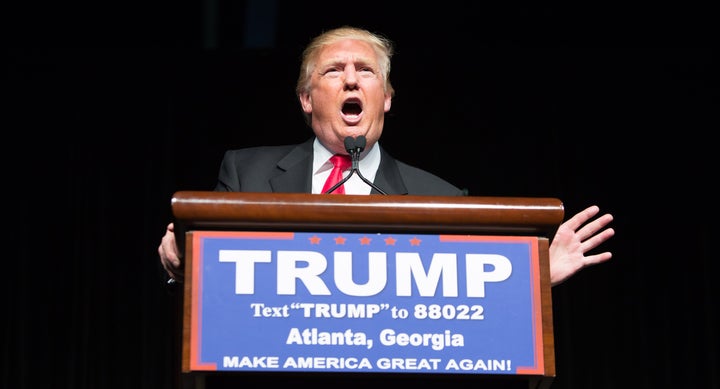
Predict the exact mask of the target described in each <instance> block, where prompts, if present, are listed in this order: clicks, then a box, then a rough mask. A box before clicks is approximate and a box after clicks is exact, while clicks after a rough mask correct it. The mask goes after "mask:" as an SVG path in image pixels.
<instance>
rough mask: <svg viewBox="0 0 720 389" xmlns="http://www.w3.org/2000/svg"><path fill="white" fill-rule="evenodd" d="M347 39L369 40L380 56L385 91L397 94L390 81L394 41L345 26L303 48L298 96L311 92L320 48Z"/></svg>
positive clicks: (331, 31) (325, 33)
mask: <svg viewBox="0 0 720 389" xmlns="http://www.w3.org/2000/svg"><path fill="white" fill-rule="evenodd" d="M346 39H355V40H359V41H363V42H367V43H369V44H370V45H371V46H372V47H373V49H374V50H375V54H376V55H377V58H378V65H379V66H380V72H381V74H382V77H383V80H384V81H385V92H387V93H390V96H393V95H394V94H395V89H393V87H392V84H391V83H390V58H392V55H393V43H392V42H391V41H390V40H389V39H388V38H386V37H384V36H382V35H380V34H376V33H372V32H370V31H368V30H365V29H362V28H357V27H349V26H344V27H338V28H335V29H332V30H329V31H326V32H324V33H322V34H320V35H318V36H317V37H315V38H313V40H311V41H310V43H309V44H308V45H307V46H306V47H305V50H303V53H302V63H301V65H300V75H299V76H298V80H297V85H296V86H295V93H297V95H298V96H299V95H300V94H301V93H308V92H310V79H311V78H312V72H313V70H314V69H315V65H316V61H317V57H318V53H319V52H320V49H322V48H323V47H325V46H328V45H331V44H334V43H337V42H339V41H343V40H346ZM305 116H306V120H308V121H309V115H305Z"/></svg>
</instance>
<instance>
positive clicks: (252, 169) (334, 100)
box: [158, 27, 614, 285]
mask: <svg viewBox="0 0 720 389" xmlns="http://www.w3.org/2000/svg"><path fill="white" fill-rule="evenodd" d="M392 54H393V49H392V44H391V42H390V41H389V40H387V39H386V38H385V37H382V36H380V35H377V34H373V33H371V32H369V31H367V30H363V29H358V28H353V27H341V28H337V29H334V30H330V31H327V32H325V33H323V34H321V35H319V36H318V37H316V38H315V39H313V40H312V41H311V42H310V44H309V45H308V46H307V47H306V49H305V51H304V52H303V61H302V64H301V67H300V75H299V77H298V82H297V86H296V92H297V96H298V99H299V101H300V106H301V107H302V110H303V113H304V115H305V120H306V123H307V124H308V125H309V126H310V127H311V128H312V130H313V132H314V134H315V136H314V137H312V138H311V139H309V140H308V141H306V142H304V143H302V144H299V145H291V146H264V147H252V148H246V149H240V150H230V151H227V152H226V154H225V156H224V158H223V161H222V163H221V166H220V171H219V174H218V181H217V185H216V187H215V190H217V191H244V192H302V193H315V194H321V193H325V192H327V190H323V186H324V184H325V182H326V180H327V178H328V177H329V176H330V174H331V171H332V169H333V165H332V163H331V162H330V158H331V157H332V156H333V155H346V156H347V155H348V151H347V149H346V145H345V139H346V138H348V137H350V138H351V139H358V138H360V137H364V138H365V139H366V146H365V147H364V149H363V151H362V152H361V154H360V159H359V171H361V172H362V174H363V177H364V178H366V179H367V180H369V181H370V182H372V183H373V185H374V186H373V187H371V186H370V185H368V184H366V183H365V182H363V180H362V179H361V178H360V177H358V175H356V174H355V175H352V176H351V177H350V179H349V180H347V181H346V182H345V183H344V184H343V189H344V191H345V193H347V194H377V193H381V192H379V191H378V190H377V189H378V188H379V189H380V190H381V191H382V192H385V193H387V194H410V195H441V196H454V195H457V196H459V195H463V191H462V190H461V189H459V188H457V187H456V186H454V185H452V184H450V183H449V182H447V181H445V180H443V179H441V178H440V177H437V176H435V175H433V174H431V173H429V172H426V171H423V170H421V169H418V168H415V167H412V166H410V165H407V164H405V163H403V162H400V161H398V160H396V159H394V158H393V157H392V156H391V155H390V154H389V153H388V152H387V151H385V150H384V149H383V148H382V147H381V146H380V144H379V143H378V140H379V139H380V135H381V134H382V130H383V124H384V118H385V113H386V112H388V111H389V110H390V107H391V103H392V98H393V95H394V89H393V87H392V85H391V83H390V78H389V76H390V58H391V57H392ZM598 212H599V208H598V207H597V206H594V205H593V206H590V207H588V208H586V209H585V210H583V211H581V212H580V213H578V214H576V215H574V216H573V217H571V218H570V219H568V220H567V221H565V222H564V223H563V224H562V225H560V227H559V228H558V230H557V232H556V234H555V236H554V237H553V239H552V241H551V245H550V280H551V283H552V284H553V285H557V284H559V283H561V282H563V281H565V280H566V279H567V278H569V277H570V276H572V275H573V274H575V273H576V272H577V271H579V270H580V269H582V268H583V267H586V266H589V265H594V264H597V263H601V262H604V261H607V260H609V259H610V258H611V257H612V254H611V253H610V252H603V253H599V254H592V255H586V253H587V252H588V251H590V250H592V249H594V248H596V247H597V246H598V245H600V244H601V243H603V242H605V241H606V240H607V239H609V238H610V237H612V236H613V235H614V230H613V229H612V228H606V226H607V225H608V224H609V223H610V222H611V221H612V219H613V217H612V215H610V214H604V215H602V216H600V217H598V218H596V219H594V220H591V219H592V218H593V217H595V216H596V215H597V214H598ZM158 253H159V255H160V262H161V264H162V266H163V268H164V269H165V270H166V272H167V274H168V275H169V276H170V277H171V278H170V280H171V281H172V280H175V279H180V278H181V277H182V274H181V271H180V269H181V257H180V254H179V250H178V247H177V244H176V241H175V236H174V226H173V223H170V224H169V225H168V227H167V230H166V233H165V235H164V236H163V238H162V241H161V243H160V246H159V247H158Z"/></svg>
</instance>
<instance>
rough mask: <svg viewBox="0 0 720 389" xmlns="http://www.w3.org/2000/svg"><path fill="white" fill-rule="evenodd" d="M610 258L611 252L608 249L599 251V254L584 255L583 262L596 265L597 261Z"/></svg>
mask: <svg viewBox="0 0 720 389" xmlns="http://www.w3.org/2000/svg"><path fill="white" fill-rule="evenodd" d="M610 258H612V253H611V252H609V251H606V252H604V253H600V254H593V255H588V256H586V257H585V260H584V262H585V266H591V265H597V264H598V263H602V262H605V261H607V260H609V259H610Z"/></svg>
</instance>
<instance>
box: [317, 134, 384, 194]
mask: <svg viewBox="0 0 720 389" xmlns="http://www.w3.org/2000/svg"><path fill="white" fill-rule="evenodd" d="M332 156H333V153H331V152H330V150H328V149H326V148H325V146H323V145H322V144H321V143H320V141H319V140H318V139H317V138H315V142H314V143H313V181H312V192H313V193H316V194H317V193H320V192H321V191H322V188H323V186H324V185H325V181H327V178H328V176H329V175H330V171H331V170H332V168H333V165H332V163H331V162H330V157H332ZM378 167H380V148H379V143H375V145H374V146H373V147H372V148H371V149H370V150H368V149H365V150H364V151H363V152H362V153H361V154H360V164H359V166H358V170H360V172H361V173H362V175H363V177H365V178H367V179H368V181H370V182H373V180H374V179H375V173H377V170H378ZM350 170H351V169H348V170H347V171H346V172H345V173H343V177H347V175H348V174H350ZM343 186H345V194H358V195H366V194H370V191H371V190H372V188H371V187H370V185H368V184H366V183H365V182H364V181H363V180H362V179H361V178H360V176H358V174H357V172H355V173H354V174H353V175H352V177H350V179H349V180H347V181H346V182H345V183H344V184H343Z"/></svg>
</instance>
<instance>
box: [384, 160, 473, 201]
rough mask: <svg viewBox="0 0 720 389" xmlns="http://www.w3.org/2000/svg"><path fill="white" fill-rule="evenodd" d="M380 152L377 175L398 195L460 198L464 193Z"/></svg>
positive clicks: (443, 181) (427, 172)
mask: <svg viewBox="0 0 720 389" xmlns="http://www.w3.org/2000/svg"><path fill="white" fill-rule="evenodd" d="M381 150H382V153H383V154H382V161H381V167H380V170H379V172H378V173H379V174H381V177H383V180H386V182H385V183H386V185H389V186H392V187H393V188H394V190H395V191H396V192H398V193H403V194H409V195H421V196H462V195H464V194H465V192H464V191H463V190H462V189H460V188H458V187H457V186H455V185H453V184H451V183H450V182H448V181H447V180H445V179H443V178H441V177H439V176H437V175H436V174H434V173H431V172H429V171H427V170H423V169H420V168H418V167H415V166H412V165H409V164H407V163H405V162H402V161H400V160H397V159H395V158H393V157H392V156H391V155H390V154H389V153H387V151H385V150H383V149H381Z"/></svg>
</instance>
